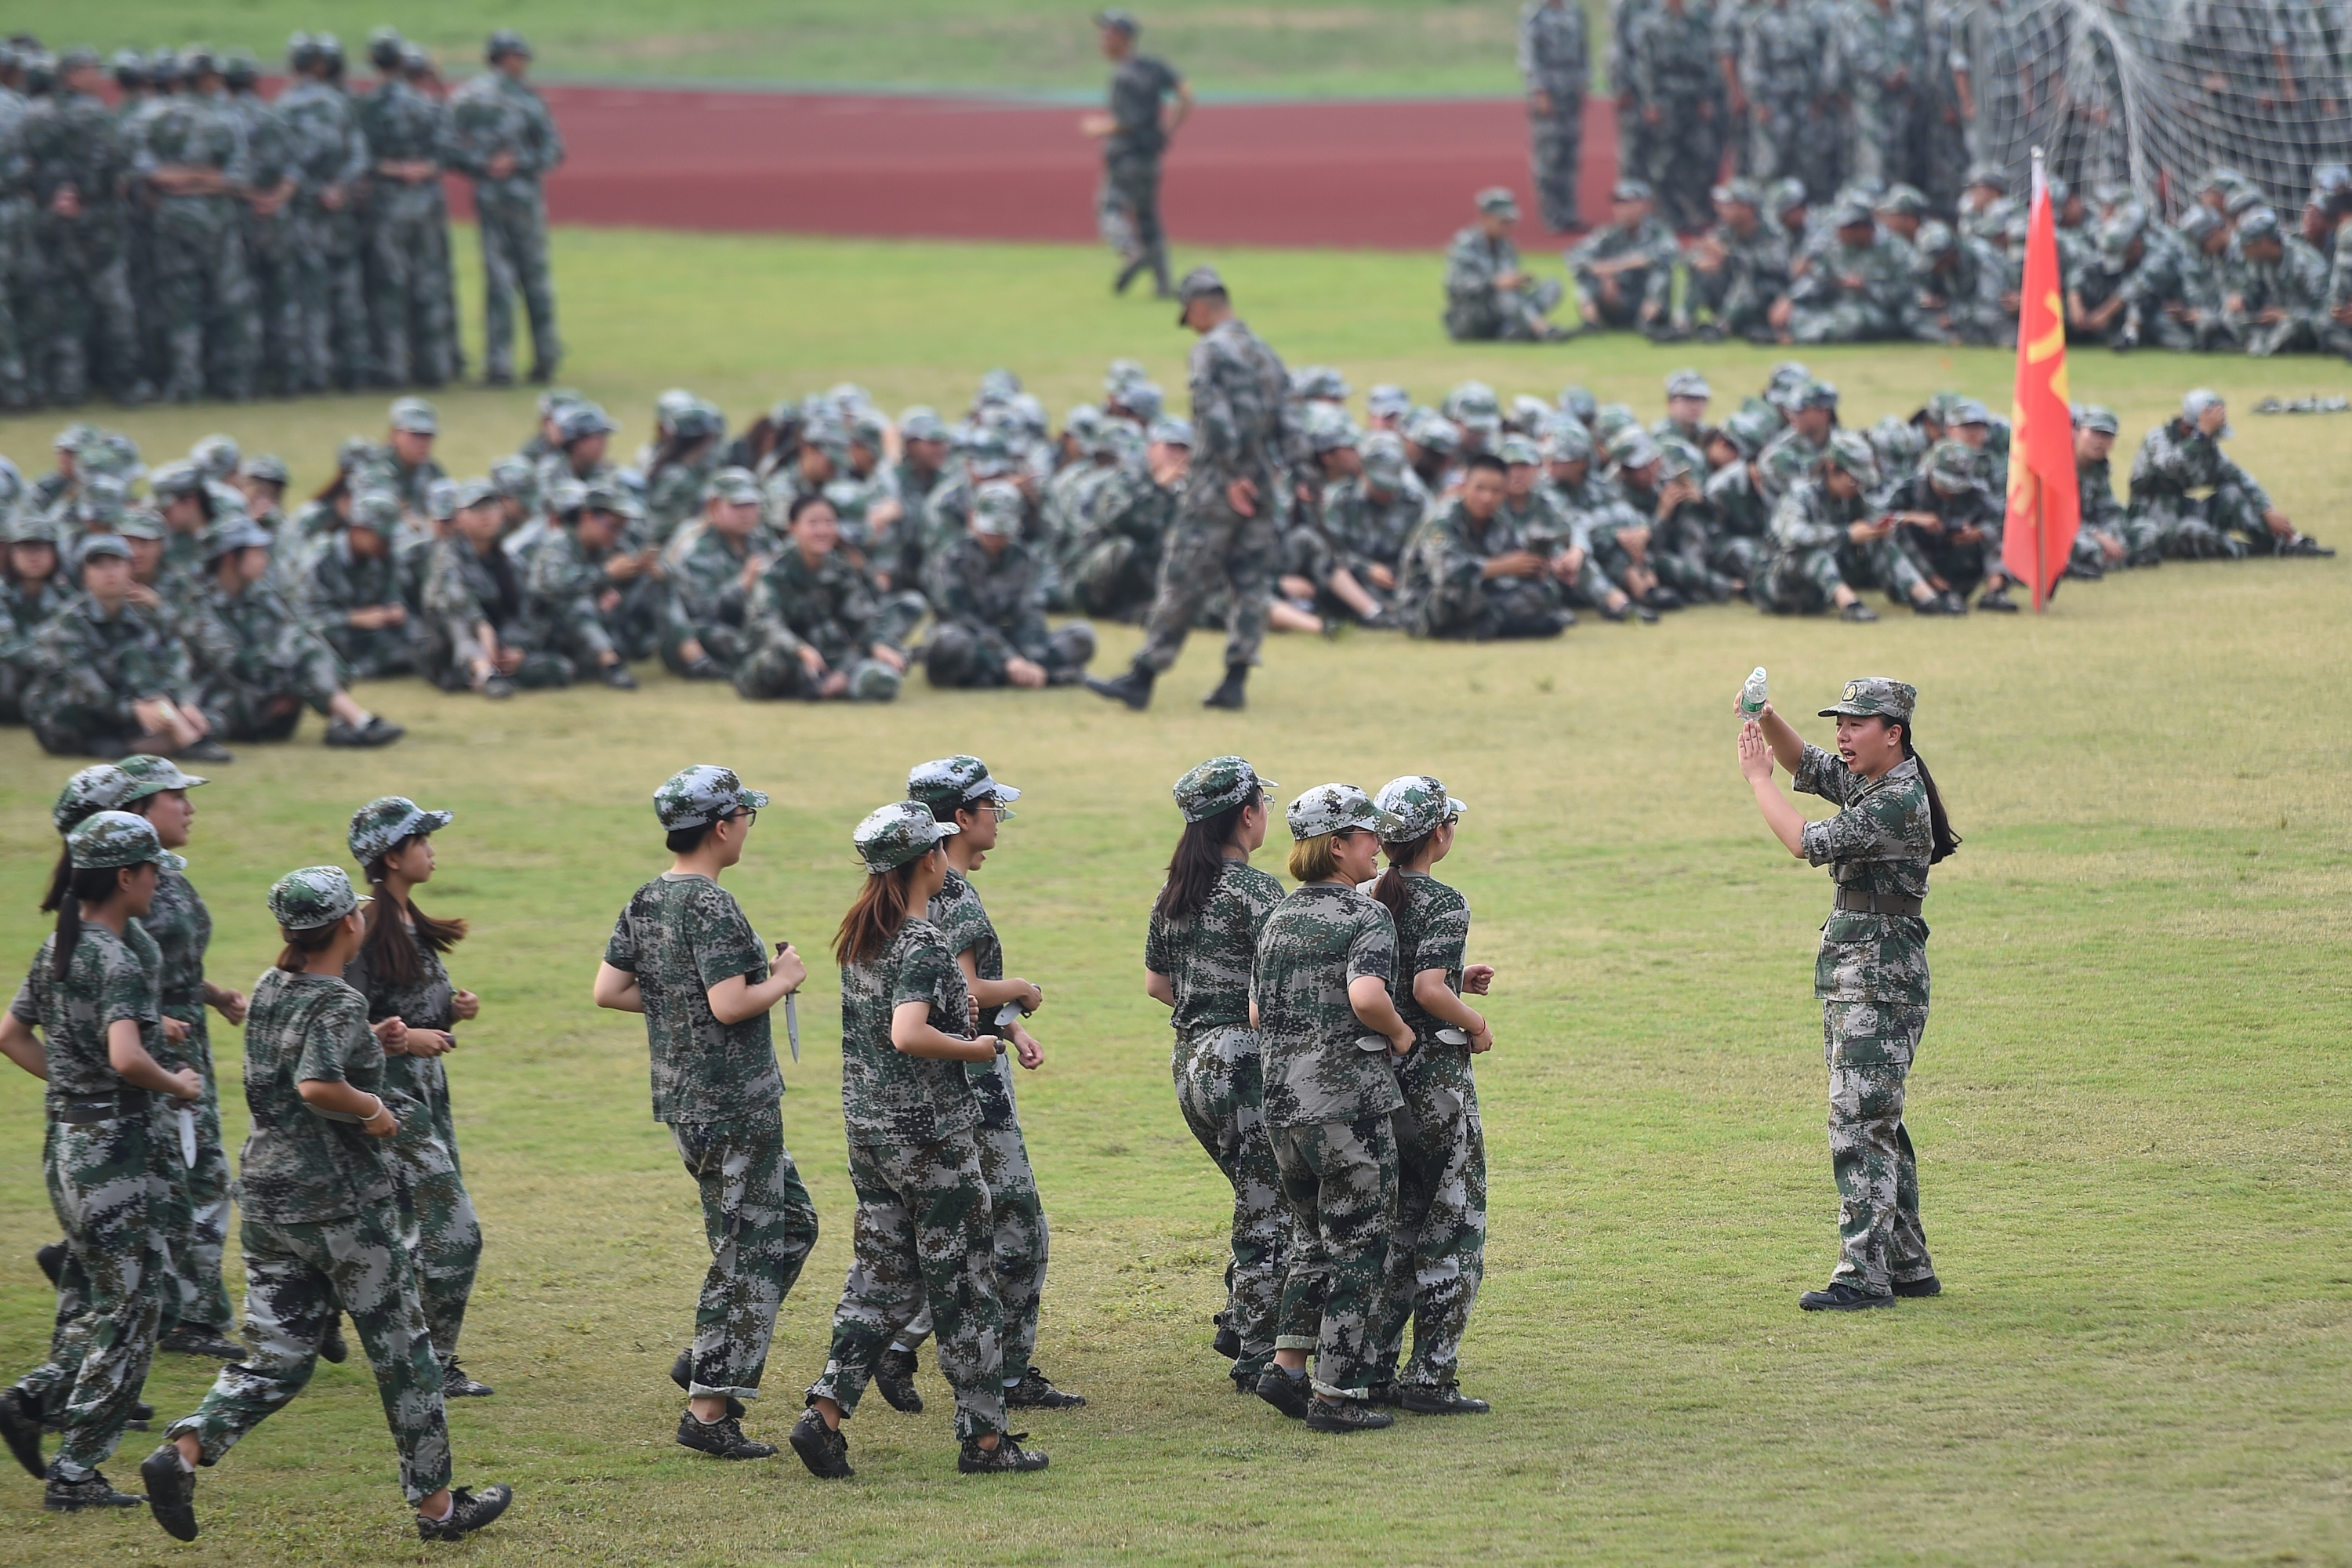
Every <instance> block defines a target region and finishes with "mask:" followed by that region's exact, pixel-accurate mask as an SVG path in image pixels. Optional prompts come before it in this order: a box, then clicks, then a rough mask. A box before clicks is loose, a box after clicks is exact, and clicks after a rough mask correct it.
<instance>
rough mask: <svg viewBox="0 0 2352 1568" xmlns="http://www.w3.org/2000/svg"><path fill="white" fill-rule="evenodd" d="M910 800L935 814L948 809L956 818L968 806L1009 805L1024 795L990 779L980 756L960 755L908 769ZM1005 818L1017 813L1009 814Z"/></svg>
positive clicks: (1008, 785) (908, 793)
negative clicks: (919, 803) (917, 802)
mask: <svg viewBox="0 0 2352 1568" xmlns="http://www.w3.org/2000/svg"><path fill="white" fill-rule="evenodd" d="M907 798H908V800H919V801H920V802H922V803H923V804H924V805H927V806H929V807H930V808H931V809H932V810H933V811H940V810H944V811H945V812H947V814H948V815H949V816H954V815H955V814H956V812H957V811H958V810H959V809H961V808H964V807H968V806H975V805H987V804H991V803H993V804H994V805H1010V804H1011V803H1013V801H1016V800H1019V799H1020V798H1021V792H1020V791H1019V790H1017V789H1014V788H1013V786H1012V785H1011V784H1005V783H1003V782H1002V781H1000V780H998V779H994V778H992V777H990V776H989V772H988V764H987V763H983V762H982V761H981V760H980V759H979V758H978V757H974V756H970V755H967V754H964V753H961V752H959V753H958V754H957V755H955V756H952V757H940V758H938V759H936V760H935V761H932V762H928V763H916V764H915V765H914V766H913V767H911V768H908V770H907ZM1004 815H1005V816H1012V815H1013V814H1012V813H1011V812H1009V811H1008V812H1006V813H1005V814H1004Z"/></svg>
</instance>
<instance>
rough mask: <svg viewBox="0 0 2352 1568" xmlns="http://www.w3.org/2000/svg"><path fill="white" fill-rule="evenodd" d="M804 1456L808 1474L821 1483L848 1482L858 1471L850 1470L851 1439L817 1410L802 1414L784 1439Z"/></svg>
mask: <svg viewBox="0 0 2352 1568" xmlns="http://www.w3.org/2000/svg"><path fill="white" fill-rule="evenodd" d="M784 1441H785V1442H787V1443H790V1444H791V1445H792V1446H793V1453H795V1454H798V1455H799V1456H800V1457H801V1463H802V1464H803V1465H806V1466H807V1467H808V1473H809V1474H810V1475H813V1476H814V1477H815V1478H816V1479H819V1480H821V1481H845V1480H847V1479H849V1478H850V1477H852V1476H854V1475H856V1473H857V1472H856V1470H853V1469H851V1468H849V1438H848V1436H847V1435H846V1434H845V1433H844V1432H843V1431H842V1430H841V1429H840V1428H839V1427H837V1426H826V1425H825V1424H824V1416H822V1415H818V1414H817V1413H816V1412H815V1411H814V1409H811V1410H803V1411H802V1412H801V1418H800V1419H799V1420H798V1421H796V1422H794V1423H793V1430H792V1435H791V1436H788V1437H786V1438H785V1439H784Z"/></svg>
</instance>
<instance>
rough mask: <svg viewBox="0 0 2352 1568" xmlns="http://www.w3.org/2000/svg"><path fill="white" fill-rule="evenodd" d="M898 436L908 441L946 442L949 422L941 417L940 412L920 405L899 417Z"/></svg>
mask: <svg viewBox="0 0 2352 1568" xmlns="http://www.w3.org/2000/svg"><path fill="white" fill-rule="evenodd" d="M898 436H899V438H900V439H901V440H906V441H944V440H946V439H947V438H948V426H947V421H946V420H944V419H941V418H940V415H939V410H937V409H935V408H932V407H929V406H928V405H924V404H920V403H918V404H917V405H914V406H913V407H912V408H909V409H908V410H907V411H906V412H905V413H903V414H901V415H899V416H898Z"/></svg>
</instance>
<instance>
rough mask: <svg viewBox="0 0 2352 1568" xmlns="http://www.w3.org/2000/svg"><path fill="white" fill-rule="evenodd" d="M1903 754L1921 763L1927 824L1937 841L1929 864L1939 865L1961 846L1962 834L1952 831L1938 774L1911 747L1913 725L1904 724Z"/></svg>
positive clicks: (1928, 861) (1920, 774) (1920, 779)
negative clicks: (1925, 796) (1928, 769)
mask: <svg viewBox="0 0 2352 1568" xmlns="http://www.w3.org/2000/svg"><path fill="white" fill-rule="evenodd" d="M1903 755H1904V756H1905V757H1906V759H1908V760H1909V761H1911V762H1915V763H1918V764H1919V782H1920V783H1921V784H1925V785H1927V824H1928V827H1929V830H1930V834H1931V836H1932V837H1933V839H1934V841H1935V847H1934V848H1933V849H1932V850H1930V851H1929V852H1928V855H1927V864H1928V865H1930V866H1935V865H1939V864H1941V863H1942V862H1944V861H1946V860H1948V859H1949V858H1951V857H1952V856H1953V855H1954V854H1955V853H1956V852H1957V851H1958V849H1959V847H1960V836H1959V835H1958V834H1957V833H1955V832H1953V831H1952V819H1951V816H1950V815H1949V814H1948V813H1947V812H1946V811H1945V810H1944V797H1943V795H1941V794H1940V793H1938V792H1937V788H1936V775H1935V774H1933V773H1929V772H1928V771H1927V758H1925V757H1923V756H1921V755H1920V754H1919V753H1918V752H1915V751H1913V750H1912V749H1911V726H1910V725H1908V724H1906V725H1904V726H1903Z"/></svg>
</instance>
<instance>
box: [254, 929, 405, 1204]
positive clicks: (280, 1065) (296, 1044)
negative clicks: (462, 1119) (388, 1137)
mask: <svg viewBox="0 0 2352 1568" xmlns="http://www.w3.org/2000/svg"><path fill="white" fill-rule="evenodd" d="M305 1082H310V1083H348V1084H350V1085H351V1086H352V1088H353V1089H358V1090H360V1091H361V1092H362V1093H364V1094H373V1095H376V1096H378V1097H379V1098H381V1099H382V1100H383V1102H384V1104H385V1105H386V1106H388V1107H390V1108H391V1110H393V1112H394V1115H398V1114H399V1113H400V1112H401V1111H403V1110H406V1109H408V1104H407V1097H406V1096H405V1095H403V1094H401V1093H399V1092H398V1091H397V1090H394V1089H390V1088H389V1087H387V1086H386V1085H385V1083H384V1081H383V1046H382V1045H381V1044H379V1043H378V1042H377V1040H376V1037H375V1036H373V1034H371V1033H369V1032H368V1026H367V1002H366V1000H365V999H364V998H363V997H362V996H361V995H360V994H359V993H358V992H356V991H354V990H352V988H351V987H350V986H348V985H346V984H343V983H342V982H341V981H340V980H337V979H335V978H334V977H332V976H331V975H325V974H295V973H289V972H288V971H286V970H283V969H271V970H269V971H268V972H266V973H264V974H263V975H262V976H261V978H260V979H258V980H257V981H255V982H254V983H253V999H252V1002H251V1004H250V1006H249V1010H248V1011H247V1014H246V1019H245V1103H246V1108H247V1110H250V1111H251V1112H252V1113H253V1131H251V1132H250V1133H248V1134H247V1137H246V1140H245V1152H244V1154H243V1155H242V1156H241V1157H240V1158H239V1160H238V1162H237V1202H238V1204H239V1205H241V1206H242V1207H243V1208H244V1210H245V1215H246V1217H247V1219H257V1220H262V1221H264V1222H266V1223H268V1224H271V1225H313V1224H316V1223H318V1222H319V1221H320V1220H330V1219H334V1218H336V1217H338V1216H340V1215H351V1214H357V1213H359V1212H360V1211H361V1210H362V1209H364V1208H368V1207H371V1206H373V1205H377V1204H382V1203H386V1202H389V1201H390V1199H391V1197H392V1166H391V1163H390V1161H389V1160H388V1159H387V1157H386V1154H385V1151H384V1149H383V1141H382V1140H379V1139H375V1138H371V1137H369V1136H368V1135H367V1134H366V1133H365V1132H363V1131H361V1130H360V1129H359V1127H358V1126H357V1125H355V1124H353V1123H352V1122H348V1121H329V1120H328V1119H327V1118H325V1117H323V1116H321V1115H320V1114H319V1113H318V1112H317V1111H314V1110H311V1109H310V1106H309V1105H308V1104H307V1103H305V1102H304V1100H303V1099H302V1094H301V1089H300V1088H299V1085H301V1084H303V1083H305Z"/></svg>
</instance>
